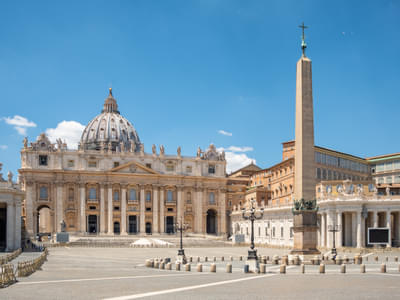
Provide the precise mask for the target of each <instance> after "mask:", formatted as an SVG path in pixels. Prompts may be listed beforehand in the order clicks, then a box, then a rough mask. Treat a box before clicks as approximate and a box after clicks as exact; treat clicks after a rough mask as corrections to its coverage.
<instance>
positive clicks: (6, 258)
mask: <svg viewBox="0 0 400 300" xmlns="http://www.w3.org/2000/svg"><path fill="white" fill-rule="evenodd" d="M21 252H22V249H21V248H19V249H17V250H15V251H14V252H11V253H9V254H6V255H4V256H2V257H0V265H4V264H6V263H8V262H9V261H12V260H13V259H15V258H16V257H17V256H18V255H20V254H21Z"/></svg>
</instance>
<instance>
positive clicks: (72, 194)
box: [68, 188, 74, 201]
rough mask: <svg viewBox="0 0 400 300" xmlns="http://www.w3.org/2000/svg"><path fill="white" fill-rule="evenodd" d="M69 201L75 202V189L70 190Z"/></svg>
mask: <svg viewBox="0 0 400 300" xmlns="http://www.w3.org/2000/svg"><path fill="white" fill-rule="evenodd" d="M68 200H69V201H74V189H73V188H70V189H69V190H68Z"/></svg>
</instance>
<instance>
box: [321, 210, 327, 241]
mask: <svg viewBox="0 0 400 300" xmlns="http://www.w3.org/2000/svg"><path fill="white" fill-rule="evenodd" d="M325 233H326V225H325V213H321V247H325V246H326V244H325V240H326V236H325Z"/></svg>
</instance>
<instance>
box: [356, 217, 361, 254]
mask: <svg viewBox="0 0 400 300" xmlns="http://www.w3.org/2000/svg"><path fill="white" fill-rule="evenodd" d="M361 222H362V218H361V211H357V212H356V224H357V245H356V246H357V248H362V228H361V226H362V223H361Z"/></svg>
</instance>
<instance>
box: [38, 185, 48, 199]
mask: <svg viewBox="0 0 400 300" xmlns="http://www.w3.org/2000/svg"><path fill="white" fill-rule="evenodd" d="M48 196H49V195H48V191H47V187H45V186H42V187H40V190H39V198H40V199H47V198H48Z"/></svg>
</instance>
